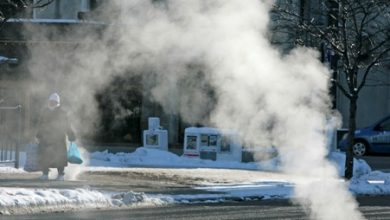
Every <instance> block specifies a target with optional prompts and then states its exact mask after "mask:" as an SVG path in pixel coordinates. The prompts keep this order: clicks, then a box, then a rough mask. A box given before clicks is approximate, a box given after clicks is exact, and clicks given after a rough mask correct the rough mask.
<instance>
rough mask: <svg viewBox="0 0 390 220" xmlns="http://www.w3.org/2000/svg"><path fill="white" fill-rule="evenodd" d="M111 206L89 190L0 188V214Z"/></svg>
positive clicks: (104, 199) (100, 194)
mask: <svg viewBox="0 0 390 220" xmlns="http://www.w3.org/2000/svg"><path fill="white" fill-rule="evenodd" d="M110 204H111V201H110V200H109V199H107V197H106V196H105V195H103V194H102V193H100V192H98V191H93V190H89V189H27V188H9V187H2V188H0V213H2V214H11V213H32V212H37V211H39V210H63V209H76V208H98V207H106V206H109V205H110Z"/></svg>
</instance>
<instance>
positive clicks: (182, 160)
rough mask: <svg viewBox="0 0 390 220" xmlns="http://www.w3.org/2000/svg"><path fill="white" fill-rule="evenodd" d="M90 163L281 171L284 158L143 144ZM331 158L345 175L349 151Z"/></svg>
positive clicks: (96, 155) (357, 166) (361, 166)
mask: <svg viewBox="0 0 390 220" xmlns="http://www.w3.org/2000/svg"><path fill="white" fill-rule="evenodd" d="M90 159H91V161H90V164H89V166H95V167H100V166H105V167H107V166H111V167H129V166H146V167H176V168H179V167H180V168H226V169H246V170H266V171H280V158H279V157H277V156H276V157H274V158H271V159H269V160H264V161H260V162H249V163H240V162H236V161H212V160H202V159H199V158H189V157H184V156H181V157H180V156H177V155H176V154H173V153H170V152H168V151H162V150H159V149H151V148H145V147H140V148H137V150H136V151H135V152H133V153H123V152H122V153H116V154H113V153H108V151H107V150H106V151H103V152H93V153H91V154H90ZM328 159H329V160H330V161H332V162H333V163H334V164H335V166H336V167H337V170H338V173H339V176H344V166H345V153H341V152H331V153H330V154H329V156H328ZM370 172H371V168H370V166H369V165H368V164H367V163H366V162H365V161H364V160H362V159H354V175H356V176H361V175H364V174H368V173H370Z"/></svg>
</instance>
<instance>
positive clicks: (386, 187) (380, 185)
mask: <svg viewBox="0 0 390 220" xmlns="http://www.w3.org/2000/svg"><path fill="white" fill-rule="evenodd" d="M349 189H350V191H351V192H353V193H355V194H359V195H386V194H387V195H389V194H390V175H389V174H388V173H383V172H380V171H373V172H370V173H367V174H364V175H361V176H356V177H353V178H352V179H351V181H350V185H349Z"/></svg>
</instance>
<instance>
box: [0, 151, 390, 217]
mask: <svg viewBox="0 0 390 220" xmlns="http://www.w3.org/2000/svg"><path fill="white" fill-rule="evenodd" d="M84 156H85V157H88V158H85V159H86V160H85V161H86V162H85V164H83V166H82V167H80V169H83V170H89V171H104V170H116V171H125V170H136V171H137V172H145V173H147V172H150V173H158V174H159V175H166V176H170V175H171V176H175V175H176V176H181V177H183V178H193V179H195V180H196V179H198V180H197V181H194V184H195V185H197V187H196V189H201V190H204V191H205V192H209V193H205V194H195V195H164V194H159V195H156V194H145V193H134V192H123V193H113V192H99V191H96V190H91V189H88V188H79V189H42V188H35V189H31V188H29V189H27V188H10V187H0V214H1V213H2V214H12V213H18V212H25V213H29V212H35V211H36V210H64V209H78V208H97V207H123V206H145V205H147V206H159V205H165V204H169V203H190V202H205V201H207V202H211V201H213V202H222V201H226V200H243V199H273V198H290V197H291V196H293V191H294V184H300V183H305V182H310V181H317V180H316V179H315V178H308V177H303V176H291V175H287V174H283V173H281V172H279V166H278V165H279V159H278V158H277V157H276V158H273V159H271V160H268V161H262V162H259V163H254V162H251V163H240V162H234V161H210V160H201V159H196V158H187V157H180V156H177V155H175V154H172V153H170V152H165V151H160V150H157V149H148V148H143V147H141V148H138V149H137V150H136V151H135V152H133V153H117V154H112V153H108V152H107V151H104V152H94V153H90V154H87V153H86V154H85V155H84ZM328 158H329V160H330V161H332V162H333V163H334V164H335V166H336V168H337V169H338V171H339V174H340V175H342V173H343V169H344V160H345V155H344V154H343V153H340V152H333V153H331V154H329V156H328ZM354 164H355V166H354V178H353V179H352V180H351V181H350V183H349V189H350V191H351V192H352V193H354V194H358V195H378V194H390V174H387V173H383V172H379V171H373V172H372V171H371V168H370V167H369V166H368V165H367V163H366V162H365V161H364V160H355V163H354ZM216 168H217V169H216ZM264 170H267V171H268V172H264ZM270 171H273V172H270ZM20 172H24V171H23V170H22V169H14V168H10V167H0V175H1V173H20ZM335 181H343V180H342V179H339V180H335Z"/></svg>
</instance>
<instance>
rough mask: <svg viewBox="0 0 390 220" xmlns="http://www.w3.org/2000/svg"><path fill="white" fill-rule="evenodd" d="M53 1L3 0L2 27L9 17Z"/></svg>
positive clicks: (1, 5)
mask: <svg viewBox="0 0 390 220" xmlns="http://www.w3.org/2000/svg"><path fill="white" fill-rule="evenodd" d="M53 1H54V0H2V2H1V3H0V29H1V28H2V27H3V26H4V24H5V23H6V22H7V20H8V19H10V18H13V17H14V16H16V15H18V14H20V13H23V12H26V11H30V10H32V9H34V8H43V7H46V6H48V5H49V4H51V3H52V2H53Z"/></svg>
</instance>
